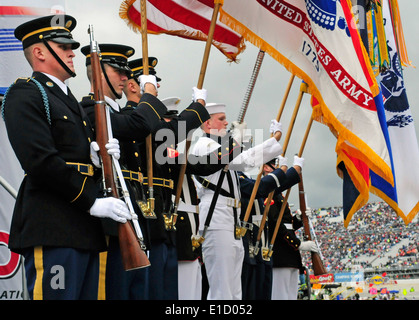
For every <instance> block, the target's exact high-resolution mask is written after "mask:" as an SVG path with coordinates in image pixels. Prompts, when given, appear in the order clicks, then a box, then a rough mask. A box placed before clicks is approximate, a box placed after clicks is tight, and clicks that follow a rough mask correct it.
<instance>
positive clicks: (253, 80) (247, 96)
mask: <svg viewBox="0 0 419 320" xmlns="http://www.w3.org/2000/svg"><path fill="white" fill-rule="evenodd" d="M264 57H265V51H262V50H259V53H258V56H257V57H256V62H255V66H254V67H253V72H252V76H251V77H250V82H249V85H248V87H247V91H246V94H245V95H244V99H243V104H242V107H241V109H240V112H239V116H238V118H237V121H238V122H239V123H242V122H243V121H244V116H245V115H246V111H247V108H248V107H249V102H250V98H251V97H252V93H253V89H254V88H255V84H256V80H257V77H258V75H259V71H260V67H261V65H262V62H263V58H264Z"/></svg>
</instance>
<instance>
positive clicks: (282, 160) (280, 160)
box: [278, 156, 288, 168]
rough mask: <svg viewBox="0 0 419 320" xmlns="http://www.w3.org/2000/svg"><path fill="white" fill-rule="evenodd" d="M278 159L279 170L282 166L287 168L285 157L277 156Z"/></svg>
mask: <svg viewBox="0 0 419 320" xmlns="http://www.w3.org/2000/svg"><path fill="white" fill-rule="evenodd" d="M278 159H279V162H278V165H279V168H281V167H282V166H286V167H288V165H287V161H288V159H287V158H286V157H283V156H278Z"/></svg>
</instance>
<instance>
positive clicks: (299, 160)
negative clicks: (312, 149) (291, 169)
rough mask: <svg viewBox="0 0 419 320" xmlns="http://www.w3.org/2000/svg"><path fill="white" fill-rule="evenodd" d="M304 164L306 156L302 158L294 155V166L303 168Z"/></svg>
mask: <svg viewBox="0 0 419 320" xmlns="http://www.w3.org/2000/svg"><path fill="white" fill-rule="evenodd" d="M303 165H304V158H300V157H299V156H294V163H293V166H299V167H300V168H301V169H302V168H303Z"/></svg>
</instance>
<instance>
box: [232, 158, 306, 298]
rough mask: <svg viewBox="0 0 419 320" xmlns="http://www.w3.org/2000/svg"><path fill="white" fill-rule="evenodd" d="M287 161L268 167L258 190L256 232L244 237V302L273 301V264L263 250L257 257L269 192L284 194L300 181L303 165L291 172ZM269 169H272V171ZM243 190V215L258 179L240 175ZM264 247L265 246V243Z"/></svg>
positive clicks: (253, 220) (251, 220) (252, 219)
mask: <svg viewBox="0 0 419 320" xmlns="http://www.w3.org/2000/svg"><path fill="white" fill-rule="evenodd" d="M276 161H279V166H278V168H275V162H276ZM284 161H285V158H283V157H282V156H279V157H278V158H275V159H272V160H271V161H269V162H267V163H266V164H264V167H263V172H264V173H266V174H264V176H263V177H262V178H261V180H260V184H259V188H258V190H257V193H256V196H255V200H254V205H253V207H252V210H251V215H250V216H249V221H248V222H249V223H252V224H253V226H252V230H248V231H247V232H246V234H245V236H244V237H243V246H244V249H245V256H244V261H243V271H242V287H243V299H247V300H269V299H270V297H271V295H270V293H271V288H272V263H271V262H270V261H265V260H263V259H262V250H258V251H257V255H255V254H254V253H255V250H254V247H255V245H256V241H257V235H258V232H259V226H260V221H261V218H262V215H263V212H264V209H265V201H266V198H267V197H268V195H269V193H270V192H272V191H275V192H276V193H281V192H283V191H284V190H287V189H289V188H291V187H292V186H293V185H295V184H297V183H298V182H299V181H300V176H299V172H300V171H301V167H300V165H301V162H302V160H301V161H300V165H295V166H294V167H291V168H289V169H288V170H287V168H288V167H287V166H286V165H285V164H284ZM268 168H269V169H268ZM239 178H240V191H241V195H242V198H241V205H242V216H241V219H242V220H243V218H244V214H245V212H246V210H247V206H248V203H249V200H250V197H251V194H252V191H253V187H254V184H255V180H254V179H251V178H249V177H248V176H247V175H246V174H245V173H243V172H240V173H239ZM267 233H268V230H267V225H266V224H265V228H264V231H263V234H262V237H261V241H262V242H266V241H267V239H265V237H267ZM261 246H263V245H262V244H261Z"/></svg>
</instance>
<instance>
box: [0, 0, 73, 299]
mask: <svg viewBox="0 0 419 320" xmlns="http://www.w3.org/2000/svg"><path fill="white" fill-rule="evenodd" d="M64 7H65V0H36V1H27V0H26V1H22V0H2V1H1V5H0V95H4V93H5V91H6V90H7V88H8V87H9V86H10V84H11V83H12V82H13V81H15V80H16V79H17V78H18V77H28V76H30V75H31V74H32V71H31V69H30V66H29V64H28V62H27V61H26V60H25V58H24V56H23V51H22V45H21V42H20V41H18V40H17V39H16V38H15V37H14V30H15V28H16V27H17V26H18V25H20V24H22V23H24V22H25V21H28V20H32V19H34V18H36V17H38V16H44V15H50V14H54V13H62V12H64ZM22 129H24V128H22ZM0 163H1V166H0V182H1V183H0V301H1V300H19V299H23V298H24V297H25V294H24V293H25V292H26V290H24V279H23V271H22V259H21V257H20V256H19V255H17V254H15V253H12V252H11V251H10V250H9V249H8V239H9V229H10V222H11V219H12V214H13V208H14V205H15V198H14V197H13V196H12V194H13V193H14V191H17V190H18V188H19V186H20V183H21V181H22V178H23V171H22V169H21V167H20V164H19V162H18V160H17V159H16V157H15V154H14V152H13V150H12V148H11V146H10V143H9V139H8V137H7V132H6V128H5V124H4V121H3V119H0Z"/></svg>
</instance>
